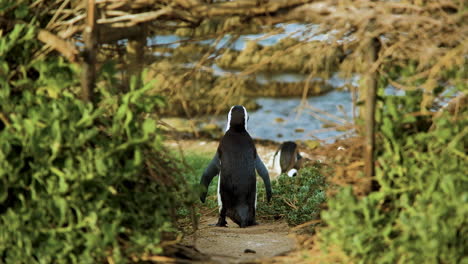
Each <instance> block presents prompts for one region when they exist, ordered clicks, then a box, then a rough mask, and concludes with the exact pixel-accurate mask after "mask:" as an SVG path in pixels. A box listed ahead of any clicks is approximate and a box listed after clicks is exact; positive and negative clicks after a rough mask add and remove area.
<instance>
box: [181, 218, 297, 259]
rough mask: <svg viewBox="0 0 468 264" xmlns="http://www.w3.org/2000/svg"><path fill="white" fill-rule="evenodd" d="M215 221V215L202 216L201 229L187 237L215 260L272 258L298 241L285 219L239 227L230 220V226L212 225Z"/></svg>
mask: <svg viewBox="0 0 468 264" xmlns="http://www.w3.org/2000/svg"><path fill="white" fill-rule="evenodd" d="M216 221H217V217H216V216H206V217H202V219H201V222H200V225H199V228H200V229H199V230H198V231H197V232H196V234H195V235H194V236H193V237H190V238H188V239H189V240H191V243H193V244H194V246H195V248H196V249H198V250H199V251H200V252H202V253H204V254H207V255H210V256H211V257H212V261H213V262H215V263H242V262H245V261H251V260H255V259H261V258H267V257H273V256H276V255H279V254H282V253H285V252H288V251H291V250H293V249H294V247H295V244H296V241H295V239H294V238H293V237H292V236H289V227H288V225H287V224H286V223H285V222H282V221H280V222H269V223H267V222H264V223H263V222H262V223H260V224H259V225H256V226H250V227H247V228H239V227H238V225H236V224H235V223H233V222H232V221H230V219H228V220H227V221H228V227H216V226H209V224H214V223H216ZM246 250H247V251H246Z"/></svg>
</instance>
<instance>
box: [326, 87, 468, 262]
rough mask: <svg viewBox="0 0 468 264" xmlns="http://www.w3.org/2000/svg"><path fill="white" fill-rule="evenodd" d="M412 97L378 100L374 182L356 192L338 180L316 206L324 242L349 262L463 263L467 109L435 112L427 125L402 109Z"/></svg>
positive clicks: (467, 226) (467, 222)
mask: <svg viewBox="0 0 468 264" xmlns="http://www.w3.org/2000/svg"><path fill="white" fill-rule="evenodd" d="M415 98H416V101H418V98H420V95H418V94H408V95H407V96H404V97H387V99H386V100H385V104H384V105H385V108H384V109H383V112H382V116H381V118H382V127H381V128H380V129H381V132H382V138H381V140H382V143H381V144H380V146H381V149H380V151H379V156H378V164H379V166H378V167H377V172H376V179H377V181H378V183H379V184H380V186H381V187H380V190H379V191H376V192H373V193H371V194H369V195H368V196H367V197H363V198H362V199H358V198H356V197H355V196H354V195H353V193H352V191H351V188H349V187H348V188H345V189H343V190H342V191H341V192H340V193H339V194H338V195H337V196H336V197H333V198H331V199H330V200H329V202H328V205H329V210H327V211H324V212H323V214H322V217H323V219H324V220H325V221H326V223H327V225H328V227H327V228H325V229H323V230H322V232H321V234H322V236H321V238H322V240H323V242H324V245H325V246H326V247H335V246H338V247H339V248H340V249H341V250H342V251H343V252H344V253H346V254H347V255H348V256H350V257H351V258H352V259H354V262H356V263H468V257H467V255H466V252H467V249H468V248H467V245H468V206H467V202H468V177H467V175H468V174H467V171H468V163H467V156H466V149H467V146H466V144H467V142H468V140H467V134H468V118H467V116H468V115H467V112H466V111H465V112H461V113H459V114H458V115H459V116H458V118H456V119H455V118H453V117H451V116H448V115H443V116H442V117H440V118H438V119H436V123H435V124H434V125H435V127H434V129H433V130H429V129H428V126H427V123H428V120H429V119H427V118H426V119H425V118H424V117H417V118H416V117H414V116H412V115H409V114H407V113H408V112H411V111H413V110H414V109H413V108H414V105H415ZM416 105H417V104H416ZM405 111H407V112H405Z"/></svg>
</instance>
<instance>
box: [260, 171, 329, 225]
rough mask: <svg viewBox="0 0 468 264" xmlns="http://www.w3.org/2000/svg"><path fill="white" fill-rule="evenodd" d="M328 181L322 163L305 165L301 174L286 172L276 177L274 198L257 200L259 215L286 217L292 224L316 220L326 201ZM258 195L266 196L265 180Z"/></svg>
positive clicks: (266, 217) (276, 217)
mask: <svg viewBox="0 0 468 264" xmlns="http://www.w3.org/2000/svg"><path fill="white" fill-rule="evenodd" d="M326 188H327V183H326V180H325V177H324V176H323V174H322V173H321V172H320V170H319V168H318V167H306V168H303V169H301V171H300V175H299V176H297V177H292V178H291V177H288V176H287V175H286V174H282V175H280V176H279V178H278V179H277V180H274V181H272V189H273V198H272V200H271V203H267V202H266V201H264V202H261V203H258V204H257V217H258V218H260V219H261V218H263V219H280V218H284V219H286V221H287V222H288V224H290V225H299V224H302V223H305V222H307V221H311V220H315V219H318V218H319V215H320V207H319V206H320V205H321V204H322V203H324V202H325V201H326V193H325V192H326ZM257 189H258V199H261V200H262V201H263V200H264V199H265V198H264V197H265V189H264V188H263V184H260V185H259V186H258V188H257Z"/></svg>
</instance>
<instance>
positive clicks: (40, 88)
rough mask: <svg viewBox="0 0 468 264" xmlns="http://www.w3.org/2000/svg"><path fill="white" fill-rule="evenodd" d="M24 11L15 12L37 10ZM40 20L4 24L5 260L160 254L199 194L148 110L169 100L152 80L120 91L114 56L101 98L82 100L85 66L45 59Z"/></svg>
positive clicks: (0, 135) (1, 220)
mask: <svg viewBox="0 0 468 264" xmlns="http://www.w3.org/2000/svg"><path fill="white" fill-rule="evenodd" d="M18 6H19V7H23V9H24V6H23V5H21V4H20V5H18ZM3 8H4V7H3ZM19 9H20V8H18V9H17V10H16V11H15V12H12V13H11V14H13V15H21V16H22V17H24V16H25V14H23V13H21V12H22V11H24V12H26V14H27V12H28V10H27V9H25V10H23V9H21V10H22V11H21V10H19ZM32 24H34V22H32V23H31V24H16V25H15V24H11V25H9V26H7V27H5V28H2V30H0V86H1V89H0V262H2V263H94V262H102V261H104V260H105V259H106V260H107V261H108V262H110V263H124V262H128V261H130V260H132V261H136V260H138V259H140V257H142V256H145V255H151V254H159V253H161V251H162V247H161V243H162V241H163V240H164V239H170V238H171V237H174V236H173V235H171V234H173V232H175V231H176V230H175V228H174V226H173V224H172V223H173V222H174V221H175V219H176V218H177V212H176V211H175V208H181V207H189V206H190V205H191V203H192V201H194V197H193V195H192V193H193V192H191V190H190V187H189V186H188V185H187V184H186V183H185V181H184V178H183V177H182V174H181V167H180V165H179V164H178V163H177V160H174V158H173V156H171V155H169V154H168V151H167V150H166V149H165V148H164V146H163V145H162V141H163V137H162V136H161V133H160V131H159V128H158V126H157V120H156V119H155V118H152V117H151V115H149V113H152V112H153V111H154V110H155V109H157V108H160V107H163V105H164V100H163V99H162V98H160V97H158V96H157V95H151V94H149V93H148V92H149V90H150V89H151V88H152V84H147V85H145V86H144V87H136V86H135V85H133V86H132V88H131V90H130V91H129V92H128V93H125V94H119V93H116V91H115V82H116V80H115V78H114V77H113V76H115V67H113V65H112V63H108V64H105V65H104V66H103V67H102V70H101V72H100V73H99V85H98V90H99V93H98V94H97V96H99V100H97V103H96V104H94V105H93V104H91V103H86V102H83V101H81V100H79V99H77V96H76V94H75V93H76V92H77V91H78V90H79V89H78V83H77V81H76V80H78V79H79V77H78V72H79V69H77V67H76V66H74V65H72V64H69V63H66V62H64V60H63V59H62V58H60V57H58V56H53V55H50V56H47V57H41V56H40V51H41V50H40V49H41V45H40V44H39V43H38V42H37V40H35V39H36V38H35V36H36V30H35V27H34V26H33V25H32ZM134 83H136V82H134Z"/></svg>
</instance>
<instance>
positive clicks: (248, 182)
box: [200, 105, 272, 228]
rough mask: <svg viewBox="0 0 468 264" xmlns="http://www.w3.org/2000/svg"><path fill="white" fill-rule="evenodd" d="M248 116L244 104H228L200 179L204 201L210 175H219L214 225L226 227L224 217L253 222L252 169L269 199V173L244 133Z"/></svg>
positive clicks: (239, 222) (254, 189) (244, 223)
mask: <svg viewBox="0 0 468 264" xmlns="http://www.w3.org/2000/svg"><path fill="white" fill-rule="evenodd" d="M248 119H249V116H248V114H247V110H246V109H245V107H244V106H241V105H235V106H233V107H231V109H230V110H229V114H228V122H227V128H226V132H225V134H224V136H223V137H222V138H221V141H220V143H219V145H218V149H217V151H216V153H215V155H214V157H213V159H212V160H211V162H210V163H209V164H208V166H207V167H206V169H205V171H204V172H203V175H202V177H201V180H200V184H201V185H202V186H203V188H204V191H203V192H202V193H201V195H200V200H201V202H202V203H204V202H205V199H206V195H207V192H208V186H209V185H210V183H211V181H212V180H213V178H214V177H215V176H217V175H219V180H218V205H219V219H218V222H217V223H216V224H215V225H216V226H223V227H226V226H227V222H226V216H228V217H229V218H230V219H231V220H232V221H234V222H235V223H236V224H237V225H239V227H241V228H244V227H247V226H251V225H256V224H257V222H256V221H255V210H256V206H257V179H256V178H257V177H256V172H257V173H258V175H259V176H260V177H261V178H262V180H263V182H264V185H265V189H266V196H267V201H268V202H270V200H271V196H272V191H271V184H270V176H269V174H268V170H267V169H266V167H265V164H264V163H263V161H262V160H261V159H260V157H259V156H258V153H257V150H256V148H255V144H254V142H253V140H252V138H251V137H250V135H249V133H248V132H247V121H248Z"/></svg>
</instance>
